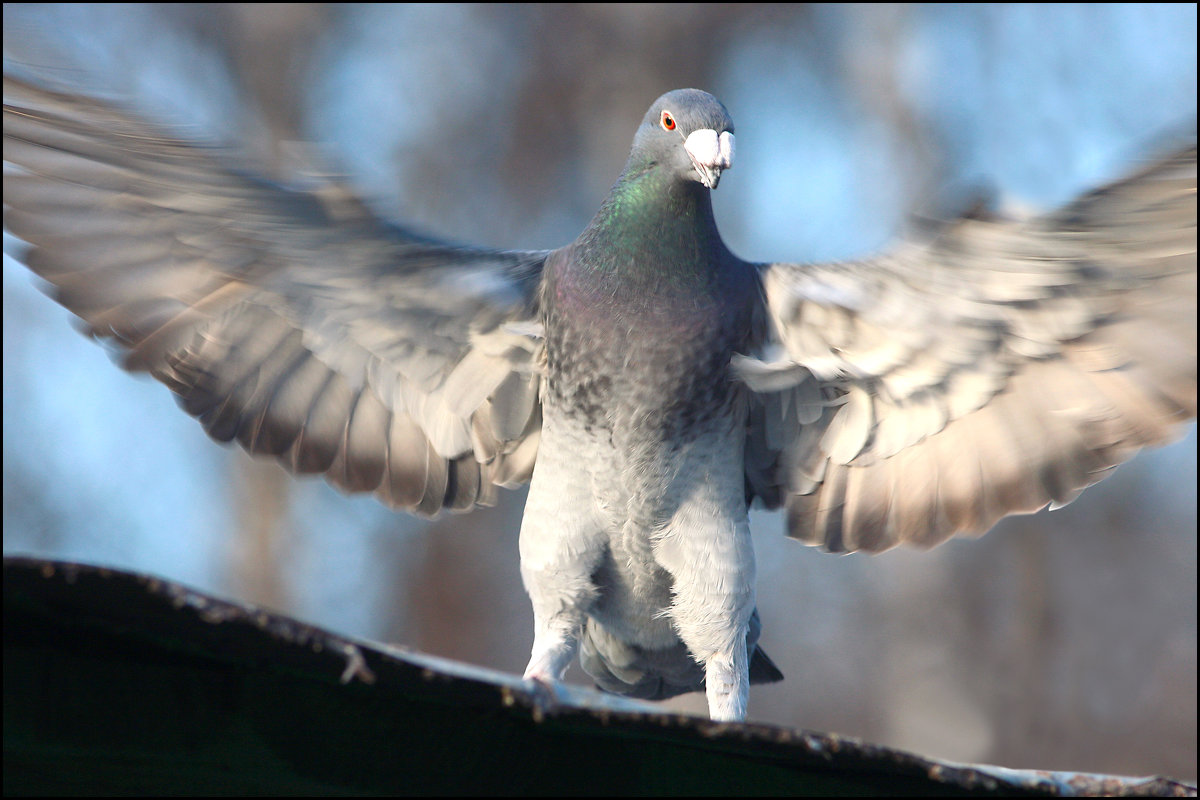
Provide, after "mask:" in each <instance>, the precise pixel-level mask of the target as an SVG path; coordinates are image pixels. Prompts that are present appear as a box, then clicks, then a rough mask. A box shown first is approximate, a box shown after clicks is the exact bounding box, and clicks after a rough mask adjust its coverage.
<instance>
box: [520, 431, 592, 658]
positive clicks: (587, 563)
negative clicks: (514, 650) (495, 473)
mask: <svg viewBox="0 0 1200 800" xmlns="http://www.w3.org/2000/svg"><path fill="white" fill-rule="evenodd" d="M547 433H551V432H549V431H547ZM556 444H557V441H556V438H555V437H553V436H552V435H545V434H544V435H543V439H542V446H541V449H540V452H539V453H538V462H537V466H536V467H535V468H534V473H533V480H532V481H531V482H530V487H529V499H528V500H526V502H525V516H524V519H523V520H522V521H521V539H520V549H521V580H522V582H523V583H524V584H525V591H526V592H528V594H529V599H530V602H531V603H532V605H533V651H532V653H531V655H530V658H529V666H528V667H526V668H525V678H526V679H534V680H540V681H543V682H545V681H557V680H561V679H562V676H563V673H564V672H566V669H567V667H568V666H569V665H570V663H571V659H572V658H574V656H575V653H576V652H577V651H578V649H579V640H580V638H581V637H582V635H583V626H584V622H585V619H586V616H587V609H588V608H589V607H590V606H591V604H592V603H593V602H594V600H595V598H596V586H595V583H594V582H593V580H592V575H593V574H594V573H595V571H596V567H597V565H598V564H599V562H600V559H601V557H603V555H604V552H605V549H606V547H607V538H606V537H605V536H604V535H603V533H602V529H601V527H600V525H599V522H598V521H597V519H596V514H595V512H594V510H593V509H594V508H595V500H594V499H593V497H592V494H591V487H590V485H589V482H588V477H587V475H586V473H585V472H583V471H581V470H580V469H579V463H578V458H577V453H578V452H579V450H578V448H563V447H558V446H556Z"/></svg>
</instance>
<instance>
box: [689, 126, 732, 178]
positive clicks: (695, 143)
mask: <svg viewBox="0 0 1200 800" xmlns="http://www.w3.org/2000/svg"><path fill="white" fill-rule="evenodd" d="M683 149H684V150H686V151H687V154H688V158H690V159H691V160H692V166H693V167H695V168H696V172H697V173H699V175H700V182H701V183H703V184H704V185H705V186H707V187H708V188H709V189H715V188H717V182H718V181H720V180H721V170H725V169H729V168H730V167H732V166H733V134H732V133H730V132H729V131H725V132H724V133H722V134H721V135H720V136H718V135H717V132H716V131H714V130H713V129H712V128H703V129H701V130H698V131H692V132H691V133H690V134H689V135H688V137H687V139H685V140H684V142H683Z"/></svg>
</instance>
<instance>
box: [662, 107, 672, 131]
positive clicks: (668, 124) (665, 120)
mask: <svg viewBox="0 0 1200 800" xmlns="http://www.w3.org/2000/svg"><path fill="white" fill-rule="evenodd" d="M658 124H659V125H662V127H663V130H664V131H673V130H675V118H674V117H672V116H671V112H670V111H664V112H663V113H662V119H661V120H659V122H658Z"/></svg>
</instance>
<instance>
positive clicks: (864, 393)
mask: <svg viewBox="0 0 1200 800" xmlns="http://www.w3.org/2000/svg"><path fill="white" fill-rule="evenodd" d="M761 270H762V278H763V284H764V290H765V295H766V298H767V306H768V309H769V311H770V315H771V317H772V320H773V332H774V333H773V335H774V336H775V337H776V344H777V345H779V346H780V349H782V351H783V355H782V357H781V358H780V360H778V361H776V362H774V363H767V362H762V361H755V360H751V359H739V363H738V364H737V365H736V366H737V367H738V369H739V371H740V372H741V374H742V375H743V377H744V378H745V380H746V381H747V382H748V383H749V384H750V385H751V387H752V388H755V389H757V390H758V392H757V394H756V395H755V396H756V399H757V400H758V401H759V402H758V404H757V406H756V408H755V411H754V414H755V416H754V417H753V420H754V421H755V423H756V425H755V427H754V428H753V429H752V431H751V434H752V435H751V447H750V449H749V450H748V462H747V476H748V479H751V481H752V483H753V481H754V479H755V477H756V470H757V472H758V473H759V474H758V475H757V478H758V481H759V482H760V483H762V482H763V481H764V478H763V476H762V474H761V473H763V472H764V471H769V470H771V469H777V471H776V472H774V473H772V474H771V475H770V476H769V477H770V478H772V479H773V480H774V481H775V483H774V487H775V493H774V494H772V493H771V492H769V491H767V492H763V491H760V492H759V493H760V494H763V495H764V496H765V497H766V499H767V500H768V502H773V503H784V502H785V503H786V504H787V507H788V512H789V514H788V523H789V533H790V535H792V536H795V537H797V538H799V539H801V540H803V541H805V542H807V543H810V544H818V545H822V546H824V547H826V548H828V549H830V550H834V551H848V550H868V551H879V550H884V549H887V548H889V547H892V546H894V545H897V544H900V543H914V544H917V545H922V546H930V545H934V544H937V543H938V542H941V541H943V540H944V539H946V538H947V537H949V536H952V535H954V534H956V533H960V532H970V533H982V532H984V531H986V530H987V529H988V528H989V527H991V526H992V525H993V524H994V523H995V522H996V521H997V520H998V519H999V518H1000V517H1002V516H1004V515H1005V514H1009V513H1026V512H1032V511H1036V510H1038V509H1041V508H1043V507H1045V506H1047V505H1054V506H1058V505H1062V504H1065V503H1068V502H1070V501H1071V500H1072V499H1073V498H1074V497H1075V496H1076V495H1078V494H1079V492H1080V491H1081V490H1082V489H1084V488H1085V487H1087V486H1090V485H1091V484H1093V483H1095V482H1096V481H1098V480H1100V479H1101V478H1103V477H1104V476H1105V475H1106V474H1108V473H1109V472H1110V471H1111V470H1112V469H1113V468H1114V467H1115V466H1116V465H1118V464H1120V463H1121V462H1123V461H1125V460H1127V459H1128V458H1130V457H1131V456H1132V455H1133V454H1134V453H1135V452H1136V451H1137V450H1138V448H1140V447H1142V446H1145V445H1154V444H1161V443H1164V442H1166V441H1168V440H1170V439H1171V438H1173V437H1174V436H1176V435H1178V434H1179V433H1180V432H1181V431H1180V424H1181V423H1182V422H1184V421H1186V420H1187V419H1189V418H1191V417H1192V416H1194V415H1195V412H1196V151H1195V148H1194V147H1192V148H1191V149H1188V150H1186V151H1185V152H1181V153H1178V154H1176V155H1174V156H1172V157H1170V158H1167V159H1164V160H1162V161H1160V162H1158V163H1155V164H1153V165H1151V166H1149V167H1148V168H1146V169H1144V170H1142V171H1141V172H1139V173H1138V174H1136V175H1133V176H1131V177H1130V178H1128V179H1126V180H1124V181H1121V182H1119V183H1116V184H1113V185H1111V186H1108V187H1105V188H1102V189H1100V190H1097V191H1095V192H1093V193H1091V194H1088V195H1086V196H1083V197H1082V198H1080V199H1079V200H1077V201H1076V202H1074V203H1072V204H1070V205H1068V206H1066V207H1065V208H1063V209H1061V210H1059V211H1058V212H1055V213H1051V214H1047V215H1044V216H1038V217H1034V218H1031V219H1028V220H1024V221H996V220H991V221H987V220H978V219H974V220H962V221H960V222H957V223H954V224H952V225H948V226H946V227H945V228H944V229H943V230H941V231H940V232H939V233H938V234H937V235H936V236H934V237H933V238H931V239H930V240H929V241H925V242H923V243H919V244H917V243H908V244H905V245H902V246H901V247H899V248H897V249H896V250H894V251H892V252H890V253H889V254H887V255H884V256H882V257H879V258H875V259H872V260H867V261H861V262H850V263H841V264H820V265H808V266H805V265H798V264H771V265H764V266H763V267H762V268H761ZM756 441H757V442H758V447H757V448H755V447H754V446H753V445H754V443H755V442H756ZM772 457H774V458H775V460H774V461H771V458H772ZM756 459H757V462H756ZM768 462H769V464H768Z"/></svg>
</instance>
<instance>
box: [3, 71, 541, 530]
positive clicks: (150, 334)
mask: <svg viewBox="0 0 1200 800" xmlns="http://www.w3.org/2000/svg"><path fill="white" fill-rule="evenodd" d="M4 95H5V100H4V159H5V161H6V162H9V163H10V164H11V165H13V168H12V169H10V168H9V167H8V166H6V168H5V178H4V203H5V206H6V209H5V224H6V226H7V227H8V229H9V230H10V231H11V232H12V233H13V234H15V235H16V236H17V237H19V238H21V239H23V240H24V241H25V242H27V243H28V244H29V245H30V248H29V249H28V252H27V253H26V254H25V255H24V258H23V260H24V262H25V263H26V264H27V265H28V266H29V268H30V269H32V270H33V271H34V272H36V273H37V274H38V275H40V276H41V277H43V278H45V279H46V280H48V281H49V282H50V283H51V284H53V295H54V297H55V298H56V299H57V300H58V301H59V302H60V303H62V304H63V305H64V306H66V307H67V308H68V309H70V310H71V311H73V312H74V313H76V314H78V315H79V316H80V317H81V318H82V319H83V321H84V322H85V323H86V325H87V330H88V332H90V333H91V334H92V335H94V336H97V337H101V338H104V339H108V340H111V341H112V342H114V343H116V344H117V345H118V347H119V349H120V351H121V354H122V356H123V365H124V366H125V367H126V368H127V369H130V370H139V371H146V372H149V373H150V374H152V375H153V376H154V377H156V378H158V379H159V380H161V381H162V382H163V383H165V384H166V385H167V386H169V387H170V388H171V389H172V390H173V391H175V392H176V393H177V394H178V396H179V400H180V403H181V405H182V406H183V407H184V408H185V409H186V410H187V411H188V413H190V414H192V415H194V416H196V417H198V418H199V419H200V421H201V422H202V423H203V424H204V427H205V429H206V430H207V431H208V432H209V434H211V435H212V436H213V437H214V438H216V439H218V440H220V441H231V440H233V439H236V440H238V442H240V443H241V444H242V445H243V446H244V447H245V448H246V449H247V450H249V451H251V452H252V453H259V454H267V455H270V456H273V457H275V458H277V459H278V460H279V461H281V462H282V463H283V464H284V465H285V466H287V467H288V468H290V469H291V470H293V471H295V472H301V473H323V474H324V475H325V476H326V478H328V479H329V480H330V481H331V482H332V483H334V484H335V485H337V486H338V487H340V488H342V489H345V490H347V491H354V492H358V491H362V492H374V493H375V494H377V495H379V496H380V498H382V499H383V500H384V501H385V502H387V503H389V504H390V505H393V506H396V507H400V508H405V509H410V510H414V511H417V512H420V513H424V514H433V513H436V512H437V511H439V510H440V509H442V508H443V507H447V508H451V509H469V508H472V507H474V506H475V505H476V504H479V503H485V502H487V501H488V500H489V499H490V498H491V496H492V495H493V494H494V488H493V486H494V485H513V484H516V483H520V482H522V481H524V480H527V479H528V477H529V474H530V472H531V470H532V467H533V460H534V456H535V454H536V450H537V441H538V436H539V431H540V419H541V415H540V403H539V399H538V391H539V386H540V382H541V376H540V373H539V371H538V363H537V362H538V353H539V352H540V348H541V340H540V338H539V337H538V335H537V329H536V326H535V325H534V324H533V322H532V320H534V319H536V311H537V287H538V285H539V280H540V275H541V269H542V264H543V262H544V261H545V258H546V255H547V254H546V253H544V252H501V251H490V250H481V249H472V248H464V247H454V246H450V245H446V244H443V243H439V242H434V241H431V240H428V239H424V238H421V237H418V236H414V235H411V234H409V233H407V232H405V231H403V230H400V229H398V228H396V227H393V226H390V225H388V224H386V223H384V222H382V221H380V220H378V219H377V218H376V217H375V216H373V215H372V214H371V213H370V212H369V211H368V210H367V209H366V207H365V206H364V205H363V204H362V203H360V202H359V201H357V200H356V199H355V198H354V197H353V196H351V195H350V194H349V192H347V191H345V190H344V189H343V188H342V187H340V186H339V185H337V184H333V183H324V184H322V185H321V186H319V187H317V188H316V189H314V190H311V191H294V190H290V189H284V188H282V187H279V186H276V185H274V184H272V183H269V182H267V181H264V180H261V179H258V178H255V177H254V176H252V175H250V174H248V173H246V172H244V171H241V170H240V169H238V168H237V167H236V166H235V165H234V161H233V160H232V156H230V155H229V154H228V153H226V152H224V151H221V150H219V149H217V148H213V147H205V146H201V145H196V144H192V143H187V142H184V141H181V140H179V139H176V138H173V137H172V136H170V135H169V134H167V133H166V132H164V131H163V130H162V129H159V128H156V127H154V126H151V125H149V124H145V123H143V122H141V121H138V120H136V119H134V118H133V117H132V116H130V115H127V114H126V113H124V112H122V111H120V110H118V109H117V108H115V107H113V106H111V105H109V104H106V103H104V102H102V101H99V100H96V99H93V98H85V97H81V96H78V95H74V94H69V93H59V92H54V91H48V90H46V89H44V88H39V87H37V86H34V85H32V84H29V83H26V82H23V81H20V80H16V79H10V78H9V77H8V76H6V77H5V83H4ZM47 368H51V365H47Z"/></svg>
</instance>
